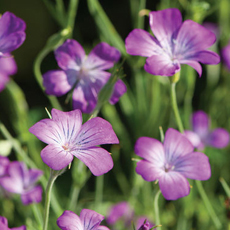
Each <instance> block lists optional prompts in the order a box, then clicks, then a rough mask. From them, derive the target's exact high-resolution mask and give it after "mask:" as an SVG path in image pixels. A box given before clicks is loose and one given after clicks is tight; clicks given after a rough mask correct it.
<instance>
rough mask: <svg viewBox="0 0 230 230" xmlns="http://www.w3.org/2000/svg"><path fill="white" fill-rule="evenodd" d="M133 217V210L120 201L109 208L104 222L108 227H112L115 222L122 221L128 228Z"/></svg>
mask: <svg viewBox="0 0 230 230" xmlns="http://www.w3.org/2000/svg"><path fill="white" fill-rule="evenodd" d="M133 216H134V211H133V209H132V208H131V207H130V205H129V204H128V203H127V202H125V201H122V202H119V203H117V204H116V205H113V206H112V207H111V208H110V211H109V215H108V217H107V218H106V222H107V223H108V224H110V225H114V224H115V223H116V222H117V221H119V220H121V219H122V220H123V221H124V223H125V226H130V224H131V221H132V219H133Z"/></svg>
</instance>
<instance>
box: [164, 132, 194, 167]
mask: <svg viewBox="0 0 230 230" xmlns="http://www.w3.org/2000/svg"><path fill="white" fill-rule="evenodd" d="M164 149H165V158H166V160H167V162H171V163H173V162H174V161H175V160H176V159H177V158H179V157H182V156H184V155H186V154H188V153H192V152H193V149H194V147H193V145H192V144H191V142H190V141H189V140H188V139H187V138H186V137H185V136H184V135H183V134H181V133H180V132H178V131H177V130H175V129H172V128H169V129H168V130H167V131H166V134H165V139H164Z"/></svg>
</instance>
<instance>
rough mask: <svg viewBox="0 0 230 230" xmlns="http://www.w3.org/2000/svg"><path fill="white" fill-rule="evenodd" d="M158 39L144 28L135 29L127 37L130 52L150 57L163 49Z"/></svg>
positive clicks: (128, 51) (126, 42) (127, 46)
mask: <svg viewBox="0 0 230 230" xmlns="http://www.w3.org/2000/svg"><path fill="white" fill-rule="evenodd" d="M158 43H159V42H158V41H157V40H156V39H155V38H154V37H153V36H152V35H150V34H149V33H148V32H146V31H145V30H142V29H134V30H133V31H132V32H130V33H129V35H128V37H127V38H126V39H125V47H126V51H127V53H128V54H131V55H139V56H143V57H150V56H152V55H154V54H158V53H159V52H161V51H162V48H161V47H160V46H159V45H158Z"/></svg>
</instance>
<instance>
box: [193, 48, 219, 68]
mask: <svg viewBox="0 0 230 230" xmlns="http://www.w3.org/2000/svg"><path fill="white" fill-rule="evenodd" d="M189 59H190V60H195V61H198V62H201V63H203V64H208V65H216V64H218V63H219V62H220V56H219V55H218V54H217V53H215V52H213V51H210V50H203V51H200V52H198V53H196V54H195V55H194V56H190V57H189Z"/></svg>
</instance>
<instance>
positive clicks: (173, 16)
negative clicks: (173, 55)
mask: <svg viewBox="0 0 230 230" xmlns="http://www.w3.org/2000/svg"><path fill="white" fill-rule="evenodd" d="M181 23H182V17H181V13H180V11H179V10H178V9H165V10H159V11H153V12H150V14H149V24H150V27H151V30H152V31H153V34H154V35H155V37H156V38H157V40H158V41H159V42H160V44H161V45H162V47H164V48H166V49H168V50H171V47H172V42H173V39H174V38H175V37H176V35H177V31H178V29H179V28H180V26H181Z"/></svg>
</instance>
